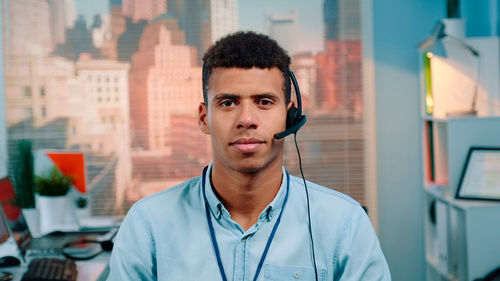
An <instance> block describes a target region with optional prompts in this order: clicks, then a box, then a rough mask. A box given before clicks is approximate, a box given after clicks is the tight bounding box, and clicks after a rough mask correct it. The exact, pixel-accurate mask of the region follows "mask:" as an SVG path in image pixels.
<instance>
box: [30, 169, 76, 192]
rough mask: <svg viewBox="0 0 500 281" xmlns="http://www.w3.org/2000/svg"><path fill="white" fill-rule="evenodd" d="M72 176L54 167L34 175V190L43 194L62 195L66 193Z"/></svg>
mask: <svg viewBox="0 0 500 281" xmlns="http://www.w3.org/2000/svg"><path fill="white" fill-rule="evenodd" d="M72 179H73V177H71V176H66V175H64V174H62V173H61V172H60V171H59V170H58V169H57V168H56V167H52V168H51V169H48V170H46V171H45V172H44V173H43V174H42V175H41V176H35V190H36V192H38V194H40V195H44V196H62V195H66V193H68V191H69V189H70V187H71V181H72Z"/></svg>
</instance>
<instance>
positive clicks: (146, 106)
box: [130, 19, 202, 150]
mask: <svg viewBox="0 0 500 281" xmlns="http://www.w3.org/2000/svg"><path fill="white" fill-rule="evenodd" d="M196 62H197V57H196V49H195V48H194V47H192V46H188V45H185V36H184V32H182V31H181V30H180V29H179V26H178V24H177V20H176V19H161V20H158V21H156V22H154V23H152V24H150V25H149V26H147V27H146V28H145V29H144V33H143V34H142V36H141V40H140V43H139V50H138V51H137V52H136V53H134V55H133V56H132V69H131V72H130V101H131V118H132V120H131V121H132V130H133V134H134V138H133V145H134V146H136V147H143V148H147V149H160V150H161V149H167V150H170V149H171V145H170V143H169V139H168V138H169V133H170V115H171V114H174V113H176V114H186V113H191V115H192V114H196V107H197V105H198V103H199V102H200V101H201V98H202V91H201V89H202V88H201V69H200V67H198V66H197V65H196Z"/></svg>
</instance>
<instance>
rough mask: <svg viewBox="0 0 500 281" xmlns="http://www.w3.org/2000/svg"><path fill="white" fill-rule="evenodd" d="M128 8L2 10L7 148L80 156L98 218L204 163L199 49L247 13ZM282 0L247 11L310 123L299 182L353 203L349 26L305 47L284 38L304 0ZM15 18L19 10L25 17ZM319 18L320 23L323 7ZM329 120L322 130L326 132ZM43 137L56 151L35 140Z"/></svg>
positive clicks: (357, 82)
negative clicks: (23, 145)
mask: <svg viewBox="0 0 500 281" xmlns="http://www.w3.org/2000/svg"><path fill="white" fill-rule="evenodd" d="M136 1H137V0H135V1H134V0H127V1H125V0H124V1H120V0H113V1H112V4H113V5H111V7H107V6H106V7H105V9H108V11H107V12H106V13H104V14H100V15H96V14H95V13H94V12H92V13H93V14H89V16H88V17H84V16H82V15H81V11H82V10H80V7H81V1H77V8H76V14H75V11H74V10H73V9H72V8H71V7H72V5H73V4H72V3H73V0H50V1H49V0H47V1H40V0H17V1H10V2H9V3H10V5H9V9H7V10H6V11H4V12H5V13H8V15H7V16H6V18H9V19H12V21H11V22H10V24H7V25H6V26H5V27H4V34H6V38H7V40H6V41H5V42H6V46H7V47H6V52H5V53H4V55H5V58H4V60H5V62H6V72H5V73H6V74H5V81H6V82H5V84H6V104H7V122H8V126H9V134H8V137H9V141H11V144H10V145H12V146H14V145H15V142H16V141H17V140H19V139H22V138H23V135H24V136H25V138H28V139H29V138H32V139H33V140H34V142H35V144H36V145H34V147H35V148H37V149H38V148H66V149H77V150H81V151H83V152H85V153H86V155H88V158H89V159H91V162H90V163H88V165H89V167H92V168H91V169H92V173H89V174H91V175H92V178H91V179H89V181H88V182H89V183H92V188H90V189H89V192H90V193H91V194H92V195H91V197H92V198H95V200H97V201H98V202H101V203H99V204H110V203H109V202H107V201H105V200H103V199H102V198H100V199H99V198H98V197H99V196H102V194H113V198H114V200H112V201H113V202H112V203H111V206H110V205H106V206H104V205H102V206H101V205H95V206H94V207H95V208H96V212H97V213H100V212H101V211H102V210H110V209H114V210H115V211H119V212H123V211H124V210H125V211H126V208H128V207H129V206H130V204H131V203H132V202H135V201H136V200H138V199H140V198H141V197H143V196H146V195H149V194H151V193H153V192H156V191H159V190H161V189H164V188H166V187H168V186H172V185H174V184H177V183H180V182H182V181H183V180H186V179H188V178H190V177H194V176H196V175H198V172H199V171H200V170H201V169H202V167H203V166H205V165H207V164H208V163H209V161H210V159H211V156H210V155H211V145H210V138H209V137H208V136H206V135H204V134H202V133H201V132H200V131H199V128H198V126H197V121H196V120H197V106H198V104H199V102H200V101H201V100H202V85H201V54H203V52H204V50H205V49H206V48H207V47H208V46H209V45H210V44H213V42H214V41H215V40H217V39H218V38H219V37H221V36H223V35H224V34H227V33H229V32H232V31H234V30H236V29H237V23H238V22H240V26H241V22H243V24H244V22H245V21H247V17H248V15H245V16H242V13H241V9H243V8H245V5H240V4H242V2H240V1H236V0H224V1H222V0H211V1H202V0H193V1H191V2H184V1H181V0H162V1H159V0H142V1H141V3H145V2H147V3H146V4H147V5H145V6H143V7H142V8H144V9H141V10H138V9H134V8H133V7H134V5H136V4H137V2H136ZM259 1H260V0H259ZM280 1H281V2H283V1H282V0H279V1H275V2H272V3H273V5H270V6H268V8H267V9H264V8H262V6H261V7H260V10H258V11H257V10H255V9H256V8H252V9H254V10H255V11H257V12H255V13H258V14H260V12H259V11H266V12H265V13H262V23H263V24H265V23H266V21H267V27H266V28H267V31H266V32H265V33H269V34H270V36H271V37H273V38H275V39H276V40H277V41H278V42H280V43H281V44H282V45H283V46H284V47H285V48H288V49H289V51H290V55H291V56H292V64H291V69H292V70H293V71H294V72H295V73H296V75H297V78H298V80H299V84H300V85H301V89H302V97H303V105H304V111H305V112H306V113H307V114H308V119H309V122H308V125H307V126H306V127H307V128H304V131H306V132H307V134H308V136H307V137H305V138H304V140H300V141H299V142H300V143H301V145H302V146H303V149H304V151H307V152H308V153H307V154H306V155H305V157H304V166H305V167H310V168H311V170H309V171H306V175H307V176H308V178H309V179H311V180H315V181H317V182H319V183H322V184H324V185H325V186H331V187H336V188H337V189H340V190H341V191H344V192H346V193H350V194H352V195H353V196H354V197H357V198H356V199H358V200H359V201H361V202H363V201H364V200H365V198H364V192H363V182H362V180H360V178H361V179H362V176H363V175H362V172H360V171H362V165H363V158H362V155H363V153H362V152H363V150H362V145H360V143H361V144H362V142H363V134H362V126H361V125H360V124H362V122H363V121H362V110H363V106H362V89H361V42H360V41H359V38H356V34H359V30H358V29H356V28H355V25H354V28H353V27H352V26H346V25H345V24H342V23H339V24H338V25H337V26H336V27H335V28H337V29H338V33H339V34H340V35H341V36H339V38H338V39H336V38H329V37H328V36H327V35H325V34H323V32H322V31H321V30H322V29H315V31H314V32H310V33H314V34H315V35H314V36H315V37H319V38H321V40H319V41H310V42H309V43H314V42H316V43H315V44H316V45H315V46H314V47H310V48H309V47H308V48H306V49H304V45H301V42H304V40H301V39H302V38H298V36H294V34H295V33H301V32H303V29H304V26H306V25H307V24H304V22H305V21H304V20H303V18H302V17H301V15H302V14H303V12H304V11H303V10H299V9H298V8H299V7H301V5H303V4H302V3H303V2H299V1H291V2H290V3H294V5H295V6H294V7H297V9H298V10H289V9H288V10H287V11H284V12H283V11H282V10H283V8H284V7H285V6H284V5H281V6H280V5H277V3H280ZM325 1H334V2H335V3H334V4H335V5H340V6H339V7H340V8H339V9H337V10H334V12H335V11H337V12H338V11H344V10H345V11H347V12H346V15H342V16H338V17H337V18H338V19H340V20H345V21H347V22H359V13H358V14H356V13H355V12H356V9H357V8H356V7H357V6H356V3H358V4H359V1H354V2H356V3H353V2H350V4H349V5H344V4H342V3H344V2H345V1H347V0H344V2H343V1H337V0H325ZM105 2H106V1H105ZM32 3H36V5H32ZM123 3H125V4H126V6H122V4H123ZM315 3H320V4H321V3H323V2H322V1H317V0H315ZM49 4H50V5H49ZM65 5H66V6H65ZM87 5H90V2H87ZM342 5H344V6H342ZM101 6H102V5H101ZM242 6H243V7H242ZM319 6H320V8H322V7H323V6H322V5H319ZM358 6H359V5H358ZM67 7H69V8H67ZM96 7H97V8H99V6H96ZM146 8H147V9H146ZM169 8H170V12H167V13H165V11H169ZM288 8H289V7H288ZM99 9H102V8H99ZM93 11H95V9H94V10H93ZM238 11H240V12H238ZM270 11H276V12H272V13H271V12H270ZM358 12H359V11H358ZM20 13H24V14H25V15H27V17H26V20H25V21H23V20H21V17H19V16H18V15H19V14H20ZM318 13H319V15H322V16H324V13H323V11H322V10H321V9H320V10H319V12H318ZM249 14H250V15H252V13H249ZM54 15H57V17H54ZM76 15H78V16H76ZM266 16H267V19H266V18H265V17H266ZM322 16H320V17H315V18H319V19H320V23H321V24H319V25H318V26H321V27H323V26H325V25H326V26H327V25H328V24H329V23H328V19H327V18H326V17H322ZM68 19H72V22H71V20H69V22H68ZM259 19H260V18H259V17H257V20H256V21H255V22H254V25H253V26H255V27H256V26H258V24H257V22H258V21H259ZM301 23H302V24H301ZM61 24H64V27H61V26H60V25H61ZM30 25H36V26H39V27H40V28H38V29H37V28H29V26H30ZM49 27H50V28H49ZM44 28H45V29H44ZM63 31H64V32H63ZM257 31H258V30H257ZM54 34H56V35H57V36H54ZM342 38H344V39H342ZM325 46H326V47H325ZM328 124H329V126H330V130H331V132H330V131H328V130H326V131H325V128H326V127H325V126H327V125H328ZM42 132H43V134H50V137H47V138H48V139H50V138H54V139H53V142H54V143H57V147H51V145H50V142H49V143H47V142H41V141H39V140H38V139H37V138H38V137H41V136H42V135H40V134H42ZM43 136H45V135H43ZM286 147H287V149H286V153H285V159H284V163H285V165H286V166H287V168H289V169H290V170H291V171H292V172H297V167H298V166H297V161H296V156H295V155H294V153H293V152H294V149H293V147H290V142H289V141H287V142H286ZM12 153H14V152H12ZM322 155H323V156H324V155H330V156H329V157H328V158H325V157H321V156H322ZM11 156H12V157H10V159H11V160H12V159H15V154H12V155H11ZM12 161H13V160H12ZM12 165H13V164H12V163H11V164H10V169H11V170H12V169H14V167H13V166H12ZM351 175H355V176H354V177H351Z"/></svg>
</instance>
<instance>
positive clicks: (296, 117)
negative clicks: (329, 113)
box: [274, 70, 306, 140]
mask: <svg viewBox="0 0 500 281" xmlns="http://www.w3.org/2000/svg"><path fill="white" fill-rule="evenodd" d="M288 74H289V76H290V80H291V81H292V84H293V88H294V89H295V95H296V96H297V107H295V106H292V107H290V109H288V111H287V112H286V129H285V130H284V131H283V132H281V133H277V134H275V135H274V138H275V139H277V140H279V139H282V138H284V137H286V136H288V135H290V134H297V131H298V130H299V129H300V128H301V127H302V126H304V124H305V123H306V116H305V115H302V99H301V97H300V89H299V84H298V83H297V79H296V78H295V74H293V72H292V71H291V70H288Z"/></svg>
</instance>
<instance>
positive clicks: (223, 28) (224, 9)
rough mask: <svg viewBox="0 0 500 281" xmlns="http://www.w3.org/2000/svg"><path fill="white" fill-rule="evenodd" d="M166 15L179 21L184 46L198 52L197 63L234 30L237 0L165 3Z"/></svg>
mask: <svg viewBox="0 0 500 281" xmlns="http://www.w3.org/2000/svg"><path fill="white" fill-rule="evenodd" d="M168 13H169V14H170V15H172V16H173V17H175V18H178V19H179V26H180V28H181V29H182V30H183V31H184V32H185V33H186V43H187V44H188V45H191V46H195V47H196V48H197V50H198V61H199V62H200V61H201V58H202V56H203V54H204V53H205V51H206V50H207V48H208V47H209V46H210V45H211V44H213V43H215V41H217V39H219V38H220V37H222V36H224V35H226V34H228V33H232V32H235V31H237V30H238V6H237V0H192V1H183V0H168Z"/></svg>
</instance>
